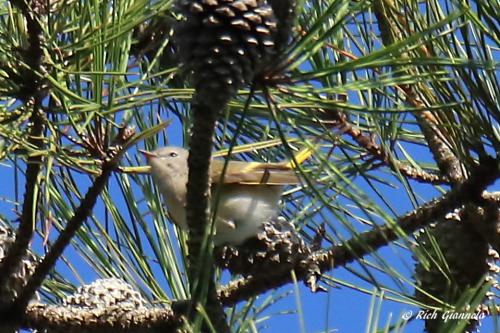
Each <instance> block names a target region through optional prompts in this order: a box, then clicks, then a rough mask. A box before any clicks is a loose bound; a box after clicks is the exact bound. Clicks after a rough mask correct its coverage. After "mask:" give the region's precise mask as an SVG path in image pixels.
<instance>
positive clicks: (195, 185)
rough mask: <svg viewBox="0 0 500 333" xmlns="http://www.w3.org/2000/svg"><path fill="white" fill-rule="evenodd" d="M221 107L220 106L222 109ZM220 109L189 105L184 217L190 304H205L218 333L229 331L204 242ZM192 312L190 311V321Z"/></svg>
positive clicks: (195, 103) (200, 103)
mask: <svg viewBox="0 0 500 333" xmlns="http://www.w3.org/2000/svg"><path fill="white" fill-rule="evenodd" d="M223 105H224V104H222V106H221V108H222V107H223ZM219 111H220V110H219V109H218V108H216V107H213V106H211V105H209V103H204V102H203V101H201V99H200V98H199V97H197V96H195V98H194V100H193V105H192V113H193V127H192V129H191V131H192V133H191V141H190V143H189V147H190V150H189V157H188V168H189V173H188V183H187V198H186V200H187V207H186V214H187V215H186V218H187V222H188V226H189V239H188V248H189V256H188V262H189V282H190V287H191V298H192V301H193V302H192V305H193V306H197V305H198V304H199V303H200V304H201V305H205V303H206V305H207V307H206V309H207V312H208V314H209V316H210V319H211V320H212V324H213V325H214V326H215V327H216V329H217V331H218V332H221V333H223V332H229V327H228V325H227V323H226V320H225V315H224V310H223V308H222V305H221V303H220V301H219V299H218V297H217V293H216V289H215V283H214V263H213V258H212V245H211V242H204V238H205V237H204V236H205V231H206V230H209V229H208V228H207V225H208V221H210V220H209V218H210V205H209V200H210V187H209V168H210V161H211V158H212V145H213V135H214V130H215V121H216V116H217V114H218V113H219ZM194 315H195V312H194V311H193V309H191V310H190V311H189V317H190V318H193V316H194Z"/></svg>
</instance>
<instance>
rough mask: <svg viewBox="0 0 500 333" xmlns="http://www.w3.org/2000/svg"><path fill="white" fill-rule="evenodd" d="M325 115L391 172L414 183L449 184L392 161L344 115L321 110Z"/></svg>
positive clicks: (426, 173)
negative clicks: (398, 173) (397, 173)
mask: <svg viewBox="0 0 500 333" xmlns="http://www.w3.org/2000/svg"><path fill="white" fill-rule="evenodd" d="M323 111H324V112H325V113H327V115H328V117H330V118H332V120H334V121H335V123H336V126H338V127H339V128H340V130H341V132H342V133H343V134H346V135H349V136H350V137H351V138H352V139H353V140H354V141H356V142H357V143H358V144H359V145H360V146H361V147H363V148H364V149H365V150H366V151H367V152H368V153H369V154H370V155H371V156H373V157H374V158H376V159H377V160H379V161H381V162H383V163H384V164H385V165H387V166H388V167H389V168H391V169H392V170H393V171H397V172H400V173H401V174H402V175H404V176H406V177H408V178H411V179H413V180H415V181H418V182H422V183H430V184H446V183H449V179H447V178H445V177H441V176H439V175H435V174H432V173H428V172H426V171H424V170H419V169H416V168H413V167H411V166H409V165H406V164H404V163H401V162H400V161H398V160H394V159H392V158H391V156H390V155H389V154H388V153H387V151H385V150H384V148H383V147H381V146H379V145H377V144H376V143H375V141H374V140H373V138H371V137H368V136H366V135H364V134H363V133H362V132H361V130H360V129H359V128H357V127H355V126H353V125H352V124H351V123H350V122H349V121H348V120H347V118H346V116H345V115H343V114H341V113H340V112H338V111H336V110H323Z"/></svg>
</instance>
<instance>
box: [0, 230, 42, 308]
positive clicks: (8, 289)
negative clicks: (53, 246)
mask: <svg viewBox="0 0 500 333" xmlns="http://www.w3.org/2000/svg"><path fill="white" fill-rule="evenodd" d="M14 241H15V234H14V233H13V232H12V230H11V229H10V228H8V227H4V226H2V225H0V262H1V261H2V260H3V259H4V258H5V256H6V252H7V249H8V248H9V246H11V245H12V244H13V243H14ZM36 262H37V259H36V258H35V256H34V255H33V254H32V253H31V252H30V253H28V254H27V255H26V256H24V257H23V259H22V260H21V262H19V263H18V265H17V267H16V269H15V270H14V273H13V276H12V277H11V279H9V280H8V282H7V284H5V285H3V286H0V304H6V303H9V302H11V301H12V300H14V298H16V297H17V295H18V293H19V292H20V291H21V290H22V288H23V287H24V286H25V285H26V282H27V281H28V278H29V277H30V276H31V274H33V272H34V271H35V266H36ZM36 298H38V295H36Z"/></svg>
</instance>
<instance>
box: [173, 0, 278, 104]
mask: <svg viewBox="0 0 500 333" xmlns="http://www.w3.org/2000/svg"><path fill="white" fill-rule="evenodd" d="M177 8H178V9H179V11H180V12H181V13H182V14H183V15H184V16H185V19H184V20H183V21H182V22H181V23H179V24H178V25H177V28H176V29H175V40H176V45H177V46H178V47H179V54H180V59H181V61H182V63H183V64H184V66H185V67H186V69H188V70H189V71H191V72H192V73H193V80H194V87H195V89H196V91H197V94H198V98H201V99H202V100H203V102H204V103H207V104H209V105H217V106H218V105H221V103H226V102H227V100H228V99H229V98H231V97H232V96H233V95H234V94H235V93H236V91H237V89H239V88H241V87H242V86H243V85H245V84H247V83H249V82H251V81H252V79H253V77H254V75H255V74H256V72H258V71H259V69H260V68H261V67H262V66H263V65H264V64H265V63H266V62H267V61H268V60H269V59H270V57H271V56H272V55H273V54H274V53H275V41H274V38H275V34H276V29H277V22H276V19H275V17H274V14H273V9H272V7H271V6H269V5H268V4H267V2H266V0H178V2H177Z"/></svg>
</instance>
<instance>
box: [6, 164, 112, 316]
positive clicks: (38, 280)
mask: <svg viewBox="0 0 500 333" xmlns="http://www.w3.org/2000/svg"><path fill="white" fill-rule="evenodd" d="M116 164H117V162H116V159H114V158H112V159H110V160H109V161H106V162H105V163H104V164H103V166H102V173H101V175H100V176H98V177H97V178H96V179H95V181H94V183H93V184H92V186H91V187H90V189H89V190H88V192H87V194H86V195H85V197H84V198H83V200H82V202H81V203H80V206H79V207H78V208H77V210H76V211H75V214H74V215H73V218H71V220H69V221H68V225H67V226H66V229H64V230H63V231H62V232H61V234H60V235H59V237H58V238H57V240H56V241H55V243H54V244H53V245H52V247H51V248H50V251H49V252H48V253H47V254H46V255H45V257H44V259H43V260H42V262H41V263H40V264H39V265H38V266H37V267H36V269H35V272H34V273H33V275H32V276H31V277H30V279H29V280H28V282H27V284H26V286H25V287H24V288H23V290H22V292H21V293H20V295H19V297H18V298H17V299H16V300H15V301H14V304H13V305H12V306H11V307H10V309H9V312H10V313H11V314H12V315H13V314H15V313H16V312H17V313H22V311H23V309H24V308H25V307H26V306H27V304H28V302H29V301H30V299H31V298H32V296H33V294H34V293H35V292H36V290H37V289H38V288H39V287H40V285H41V284H42V282H43V280H44V279H45V277H46V276H47V274H48V273H49V272H50V270H51V269H52V268H53V267H54V265H55V263H56V261H57V259H59V257H60V256H61V254H62V253H63V251H64V249H65V248H66V247H67V246H68V244H69V242H70V241H71V239H72V238H73V236H74V235H75V233H76V232H77V231H78V229H79V228H80V227H81V226H82V224H83V223H84V222H85V220H86V219H87V217H88V216H89V215H90V214H91V212H92V209H93V207H94V205H95V203H96V201H97V197H98V196H99V194H100V193H101V192H102V190H103V189H104V187H105V186H106V184H107V181H108V178H109V176H110V175H111V173H112V171H113V169H114V168H115V167H116Z"/></svg>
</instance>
